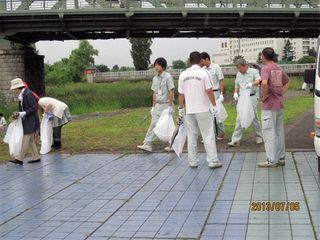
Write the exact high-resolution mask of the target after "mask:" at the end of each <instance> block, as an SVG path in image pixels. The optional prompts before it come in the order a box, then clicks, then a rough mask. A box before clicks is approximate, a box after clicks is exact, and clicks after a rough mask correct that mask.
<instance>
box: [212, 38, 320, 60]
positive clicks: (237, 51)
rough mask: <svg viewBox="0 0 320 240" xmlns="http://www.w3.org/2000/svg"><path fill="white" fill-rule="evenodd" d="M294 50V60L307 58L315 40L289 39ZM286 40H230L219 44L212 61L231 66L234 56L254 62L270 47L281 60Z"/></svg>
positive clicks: (314, 45)
mask: <svg viewBox="0 0 320 240" xmlns="http://www.w3.org/2000/svg"><path fill="white" fill-rule="evenodd" d="M289 40H290V42H291V44H292V46H293V50H294V52H295V53H294V60H298V59H300V58H302V57H303V56H308V51H309V49H312V48H315V49H316V42H317V40H316V39H315V38H299V39H289ZM286 41H287V39H284V38H241V39H240V38H230V39H227V40H226V41H223V42H222V43H221V46H220V49H217V51H215V52H213V54H212V60H213V61H214V62H215V63H217V64H221V65H223V64H232V63H233V59H234V57H235V56H238V55H241V56H243V57H244V58H245V59H246V60H247V61H248V62H256V61H257V59H258V55H259V53H260V52H261V51H262V50H263V49H264V48H266V47H272V48H273V49H274V50H275V52H276V53H277V54H278V55H279V57H278V59H279V60H281V58H282V55H283V53H282V51H283V48H284V45H285V43H286Z"/></svg>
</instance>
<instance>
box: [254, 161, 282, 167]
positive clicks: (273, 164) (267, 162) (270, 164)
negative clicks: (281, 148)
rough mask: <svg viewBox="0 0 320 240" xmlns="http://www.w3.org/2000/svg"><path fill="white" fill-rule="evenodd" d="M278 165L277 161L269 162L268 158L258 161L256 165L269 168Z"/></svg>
mask: <svg viewBox="0 0 320 240" xmlns="http://www.w3.org/2000/svg"><path fill="white" fill-rule="evenodd" d="M278 166H279V164H278V163H275V162H270V161H269V160H266V161H264V162H260V163H258V167H261V168H270V167H278Z"/></svg>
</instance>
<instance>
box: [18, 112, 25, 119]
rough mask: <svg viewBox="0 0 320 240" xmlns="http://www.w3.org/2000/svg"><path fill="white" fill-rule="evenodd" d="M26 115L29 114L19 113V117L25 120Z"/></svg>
mask: <svg viewBox="0 0 320 240" xmlns="http://www.w3.org/2000/svg"><path fill="white" fill-rule="evenodd" d="M26 114H27V113H26V112H19V117H21V118H24V116H25V115H26Z"/></svg>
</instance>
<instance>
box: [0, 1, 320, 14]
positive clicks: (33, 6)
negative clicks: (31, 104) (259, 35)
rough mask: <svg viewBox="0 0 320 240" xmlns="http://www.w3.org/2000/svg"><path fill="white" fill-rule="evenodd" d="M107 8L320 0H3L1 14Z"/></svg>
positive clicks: (306, 4) (301, 4) (314, 4)
mask: <svg viewBox="0 0 320 240" xmlns="http://www.w3.org/2000/svg"><path fill="white" fill-rule="evenodd" d="M101 8H103V9H106V8H111V9H113V8H126V9H130V8H163V9H166V8H319V1H318V0H267V1H265V0H0V11H18V10H28V11H37V10H38V11H39V10H54V9H59V10H62V9H65V10H71V9H101Z"/></svg>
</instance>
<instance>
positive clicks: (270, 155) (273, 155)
mask: <svg viewBox="0 0 320 240" xmlns="http://www.w3.org/2000/svg"><path fill="white" fill-rule="evenodd" d="M262 135H263V139H264V146H265V150H266V155H267V161H265V162H262V163H259V167H272V166H276V165H277V164H278V159H277V146H276V128H275V112H273V111H270V110H262Z"/></svg>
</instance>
